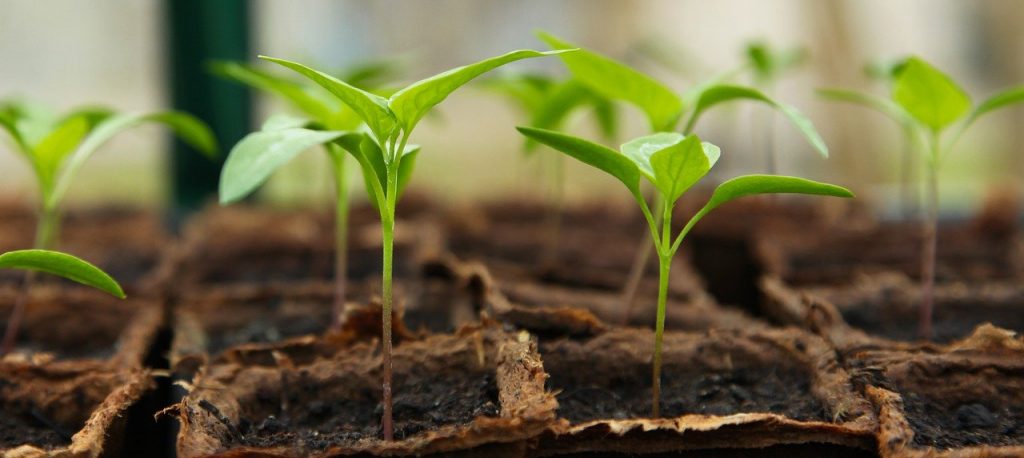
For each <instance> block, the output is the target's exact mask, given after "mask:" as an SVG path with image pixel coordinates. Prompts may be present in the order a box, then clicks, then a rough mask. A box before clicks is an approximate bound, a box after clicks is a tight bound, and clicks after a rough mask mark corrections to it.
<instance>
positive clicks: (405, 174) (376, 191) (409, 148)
mask: <svg viewBox="0 0 1024 458" xmlns="http://www.w3.org/2000/svg"><path fill="white" fill-rule="evenodd" d="M360 137H361V138H360V139H359V140H357V141H353V139H350V138H348V137H346V138H342V139H340V140H339V141H338V143H339V144H341V146H342V147H343V148H344V149H345V150H346V151H348V152H349V153H350V154H352V156H353V157H355V159H356V162H359V168H360V171H362V174H363V183H364V185H365V186H366V195H367V197H368V198H369V199H370V203H371V204H373V206H374V208H377V209H380V208H382V207H381V205H380V199H382V198H386V197H387V187H388V186H387V173H388V172H387V170H388V169H387V164H386V163H385V162H384V152H383V150H381V148H380V145H378V144H377V142H375V141H373V139H372V138H370V137H369V136H366V135H360ZM419 152H420V147H419V145H406V146H405V150H404V151H403V152H402V159H401V161H400V162H399V164H398V195H399V196H401V195H402V191H403V190H405V186H406V185H407V184H408V183H409V180H411V179H412V172H413V169H414V168H415V166H416V158H417V157H418V156H419ZM396 202H397V199H396Z"/></svg>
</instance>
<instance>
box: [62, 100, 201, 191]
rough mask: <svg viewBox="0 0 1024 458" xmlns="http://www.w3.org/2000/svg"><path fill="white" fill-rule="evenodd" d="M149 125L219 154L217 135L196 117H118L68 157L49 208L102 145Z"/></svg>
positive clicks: (91, 134)
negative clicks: (162, 126) (153, 123)
mask: <svg viewBox="0 0 1024 458" xmlns="http://www.w3.org/2000/svg"><path fill="white" fill-rule="evenodd" d="M146 122H156V123H160V124H163V125H165V126H167V127H170V128H171V130H172V131H173V132H174V133H175V134H176V135H177V136H178V137H179V138H181V139H182V140H183V141H185V143H188V144H189V145H191V146H192V147H194V148H196V149H197V150H199V151H200V152H202V153H204V154H206V156H207V157H215V156H216V154H217V140H216V139H215V138H214V136H213V132H211V131H210V128H209V127H207V125H206V124H204V123H203V122H202V121H200V120H199V119H197V118H195V117H194V116H192V115H189V114H186V113H181V112H176V111H160V112H155V113H126V114H118V115H114V116H111V117H109V118H107V119H105V120H104V121H103V122H101V123H99V124H98V125H96V127H95V128H94V129H93V130H92V131H91V132H89V135H88V136H86V137H85V139H84V140H82V143H81V144H80V145H79V146H78V148H77V149H76V150H75V152H74V153H71V155H70V156H68V158H67V160H66V161H65V162H64V164H63V166H61V169H60V172H59V173H60V174H59V175H58V177H57V180H56V182H55V189H54V192H53V193H52V194H51V195H50V197H49V199H48V201H47V202H46V205H48V206H50V207H54V206H56V205H57V204H58V203H59V202H60V201H61V199H62V198H63V197H64V193H66V192H67V189H68V187H69V186H70V185H71V178H72V177H74V175H75V173H76V172H77V171H78V169H79V168H80V167H81V166H82V164H83V163H85V161H86V160H87V159H89V157H91V156H92V155H93V153H95V152H96V150H97V149H99V147H100V146H103V144H104V143H106V142H107V141H108V140H110V139H111V138H113V137H114V136H115V135H117V134H119V133H121V132H123V131H125V130H127V129H130V128H132V127H135V126H137V125H139V124H143V123H146Z"/></svg>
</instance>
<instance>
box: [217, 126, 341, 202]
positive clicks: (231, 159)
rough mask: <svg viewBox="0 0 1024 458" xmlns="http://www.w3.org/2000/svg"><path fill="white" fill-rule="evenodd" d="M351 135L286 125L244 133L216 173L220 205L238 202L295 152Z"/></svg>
mask: <svg viewBox="0 0 1024 458" xmlns="http://www.w3.org/2000/svg"><path fill="white" fill-rule="evenodd" d="M346 134H351V133H350V132H338V131H322V130H310V129H303V128H294V127H293V128H287V129H276V130H263V131H259V132H253V133H251V134H249V135H246V136H245V138H242V140H240V141H239V142H238V144H236V145H235V147H234V148H231V152H230V153H229V154H228V158H227V161H225V162H224V168H223V169H221V173H220V192H219V194H220V203H221V205H225V204H229V203H232V202H235V201H238V200H240V199H242V198H244V197H245V196H247V195H249V194H250V193H252V192H253V191H254V190H255V189H256V188H258V187H259V186H260V185H262V184H263V183H264V182H265V181H267V179H268V178H270V175H271V174H273V173H274V172H275V171H276V170H277V169H279V168H281V166H283V165H285V164H287V163H288V162H289V161H291V160H292V159H293V158H295V156H298V155H299V153H301V152H303V151H306V150H308V149H310V148H312V147H314V146H317V145H322V144H324V143H328V142H331V141H334V140H336V139H338V138H339V137H341V136H343V135H346Z"/></svg>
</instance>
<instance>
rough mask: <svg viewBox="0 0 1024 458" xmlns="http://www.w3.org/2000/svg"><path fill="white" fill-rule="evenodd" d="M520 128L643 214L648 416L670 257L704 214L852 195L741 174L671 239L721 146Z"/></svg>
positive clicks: (655, 392)
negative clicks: (622, 188)
mask: <svg viewBox="0 0 1024 458" xmlns="http://www.w3.org/2000/svg"><path fill="white" fill-rule="evenodd" d="M519 131H520V132H522V133H523V135H526V136H527V137H530V138H532V139H534V140H536V141H539V142H541V143H544V144H546V145H548V146H550V147H552V148H555V149H557V150H559V151H561V152H563V153H565V154H567V155H569V156H572V157H574V158H576V159H578V160H580V161H581V162H583V163H585V164H589V165H591V166H593V167H596V168H598V169H600V170H603V171H604V172H606V173H608V174H609V175H611V176H613V177H615V178H616V179H618V180H619V181H621V182H622V183H623V184H624V185H626V188H627V189H628V190H629V192H630V193H631V194H632V195H633V198H634V199H635V200H636V202H637V204H638V205H639V206H640V210H641V212H642V213H643V215H644V219H645V220H646V221H647V224H648V227H649V229H650V234H651V238H652V240H653V241H654V250H655V252H656V253H657V254H658V265H659V277H658V311H657V320H656V322H655V328H654V336H655V337H654V364H653V376H652V385H651V386H652V408H651V411H652V414H653V415H654V416H655V417H657V416H658V402H659V399H660V393H661V345H662V337H663V334H664V332H665V307H666V302H667V300H668V286H669V273H670V269H671V266H672V258H673V257H674V256H675V254H676V252H677V251H678V250H679V246H680V244H682V242H683V239H684V238H685V237H686V234H688V233H689V232H690V230H691V229H692V228H693V226H694V225H695V224H697V222H698V221H700V220H701V218H703V217H704V216H705V215H707V214H708V213H709V212H711V211H712V210H714V209H715V208H716V207H718V206H719V205H721V204H723V203H726V202H728V201H730V200H733V199H737V198H740V197H743V196H749V195H753V194H779V193H796V194H816V195H826V196H837V197H853V194H852V193H851V192H850V191H848V190H846V189H845V188H842V187H839V186H835V185H831V184H826V183H819V182H815V181H810V180H805V179H803V178H795V177H787V176H774V175H745V176H740V177H737V178H733V179H731V180H728V181H725V182H723V183H722V184H720V185H718V187H717V188H715V191H714V192H713V193H712V195H711V198H710V199H709V200H708V202H707V203H706V204H705V205H704V207H703V208H701V209H700V210H699V211H698V212H697V213H696V214H694V215H693V217H691V218H690V220H689V221H687V223H686V225H685V226H684V227H683V229H682V230H681V231H680V232H679V234H678V235H676V236H675V238H674V239H673V236H672V215H673V210H674V209H675V205H676V202H678V200H679V199H680V198H681V197H682V196H683V194H684V193H685V192H686V191H687V190H689V189H690V188H691V187H692V186H693V185H695V184H696V183H697V182H698V181H700V180H701V179H702V178H704V176H706V175H707V174H708V172H710V171H711V167H713V166H714V165H715V163H716V162H717V161H718V157H719V155H720V150H719V148H718V147H717V146H715V145H712V144H711V143H706V142H701V140H700V138H698V137H697V136H696V135H688V136H683V135H682V134H678V133H657V134H653V135H648V136H645V137H639V138H636V139H634V140H631V141H629V142H627V143H625V144H623V145H622V147H621V148H620V151H621V152H619V151H615V150H612V149H609V148H606V147H604V146H601V145H598V144H596V143H591V142H589V141H587V140H584V139H581V138H577V137H573V136H569V135H564V134H560V133H557V132H553V131H549V130H543V129H534V128H530V127H519ZM641 177H642V178H644V179H646V180H647V181H648V182H649V183H650V184H651V185H652V186H653V187H654V190H655V192H656V194H657V198H656V199H655V202H656V203H655V208H654V211H655V212H657V214H660V215H661V219H660V220H658V219H656V218H655V216H654V213H652V211H651V208H650V206H648V204H647V200H646V199H645V198H644V196H643V194H642V193H641V190H640V182H641Z"/></svg>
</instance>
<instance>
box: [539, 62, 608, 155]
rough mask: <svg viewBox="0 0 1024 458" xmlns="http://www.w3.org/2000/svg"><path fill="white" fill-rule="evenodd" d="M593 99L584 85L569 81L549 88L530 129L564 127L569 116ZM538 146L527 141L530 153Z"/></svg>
mask: <svg viewBox="0 0 1024 458" xmlns="http://www.w3.org/2000/svg"><path fill="white" fill-rule="evenodd" d="M591 99H592V93H591V92H590V91H589V90H588V89H587V88H586V86H584V85H583V84H582V83H580V82H579V81H576V80H572V79H570V80H567V81H564V82H562V83H559V84H557V85H554V86H553V87H551V88H549V90H548V92H547V93H546V94H544V96H543V98H542V99H541V101H540V105H539V106H538V107H537V109H536V110H535V111H534V112H533V113H532V116H531V117H530V127H536V128H539V129H547V130H556V129H558V128H560V127H561V126H562V124H563V123H564V122H565V120H566V118H568V117H569V114H570V113H572V112H573V111H574V110H576V109H577V108H579V107H581V106H583V105H584V104H585V103H587V102H589V101H590V100H591ZM536 145H537V143H536V142H534V141H532V140H529V139H527V143H526V150H527V152H530V151H532V150H533V149H534V147H535V146H536Z"/></svg>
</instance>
